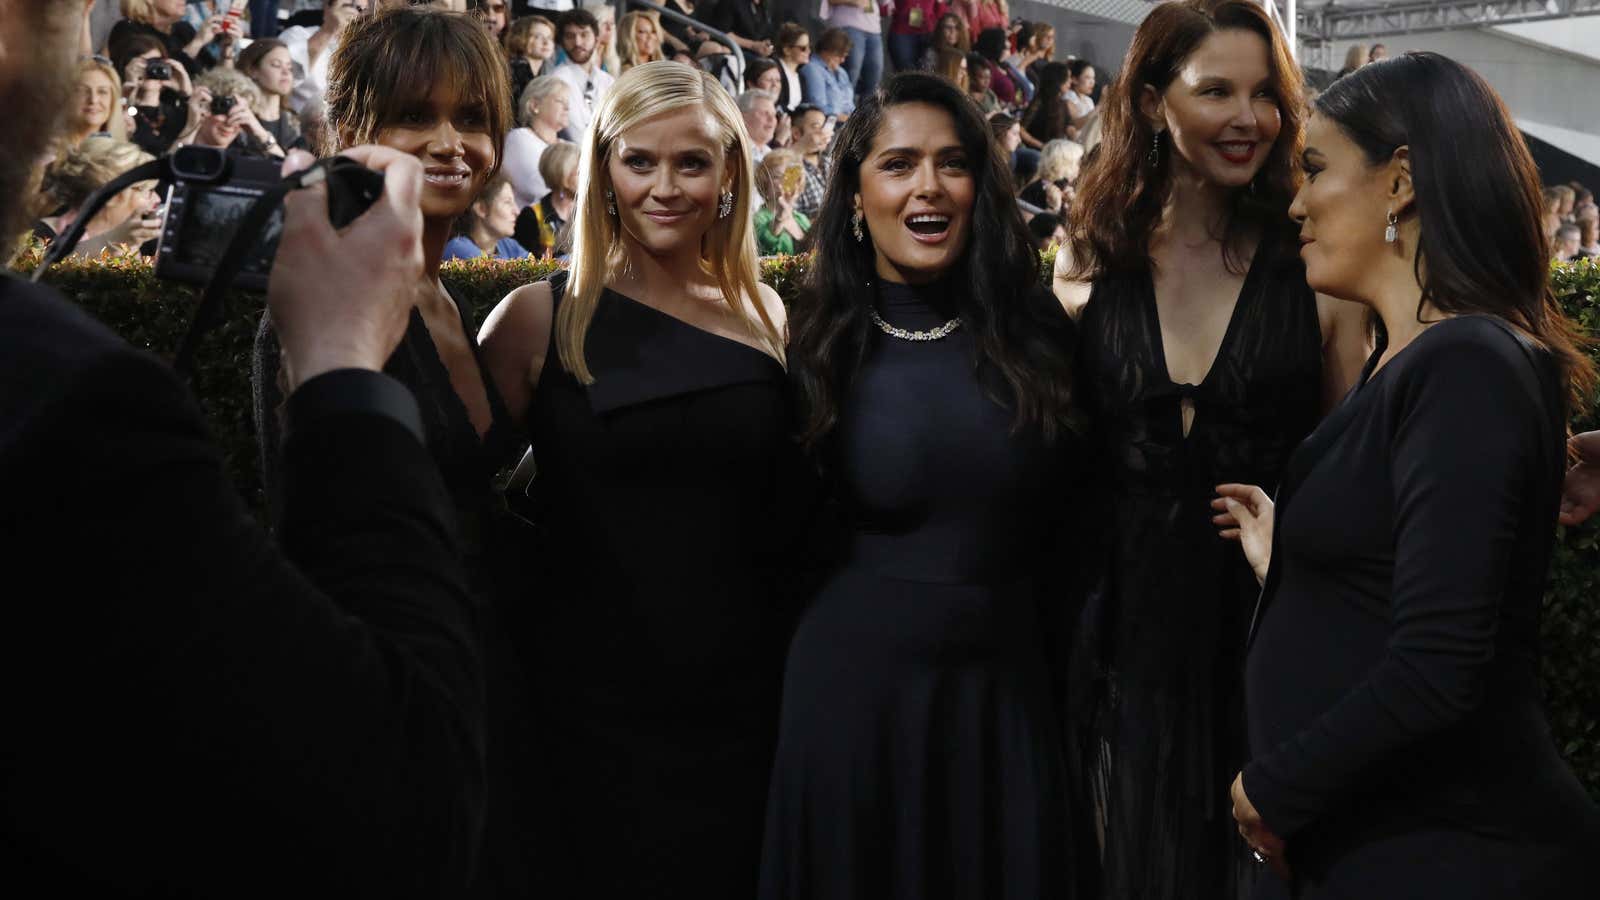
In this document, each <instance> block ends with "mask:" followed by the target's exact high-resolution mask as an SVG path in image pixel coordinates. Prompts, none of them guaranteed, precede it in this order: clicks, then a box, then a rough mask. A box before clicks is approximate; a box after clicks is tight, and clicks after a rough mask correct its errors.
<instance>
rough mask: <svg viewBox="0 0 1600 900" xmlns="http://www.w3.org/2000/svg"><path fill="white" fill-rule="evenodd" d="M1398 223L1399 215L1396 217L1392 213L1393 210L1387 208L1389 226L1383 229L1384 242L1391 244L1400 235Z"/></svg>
mask: <svg viewBox="0 0 1600 900" xmlns="http://www.w3.org/2000/svg"><path fill="white" fill-rule="evenodd" d="M1399 225H1400V219H1399V217H1397V216H1396V215H1395V214H1394V210H1392V209H1391V210H1389V227H1387V228H1385V229H1384V230H1383V242H1384V243H1385V244H1392V243H1394V242H1395V241H1396V240H1398V239H1399V237H1400V228H1399Z"/></svg>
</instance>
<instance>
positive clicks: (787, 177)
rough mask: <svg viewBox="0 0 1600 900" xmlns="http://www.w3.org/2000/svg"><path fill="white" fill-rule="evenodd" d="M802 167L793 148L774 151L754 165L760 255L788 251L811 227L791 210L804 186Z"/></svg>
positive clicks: (791, 249) (800, 214)
mask: <svg viewBox="0 0 1600 900" xmlns="http://www.w3.org/2000/svg"><path fill="white" fill-rule="evenodd" d="M805 180H806V175H805V167H804V166H803V165H801V162H800V155H799V154H798V153H795V152H794V151H793V150H787V149H783V150H774V151H772V152H771V153H768V154H767V155H766V156H765V157H764V158H762V160H761V165H760V166H758V167H757V168H756V190H758V191H760V192H761V208H760V209H758V210H756V219H755V225H756V247H757V248H758V249H759V250H760V251H761V255H762V256H772V255H774V254H778V253H785V254H792V253H794V252H795V247H796V246H797V245H798V244H799V243H800V242H801V241H802V240H804V239H805V236H806V232H807V231H808V230H810V228H811V219H810V217H809V216H807V215H806V214H805V213H803V212H799V211H798V210H796V209H795V201H796V200H798V199H799V197H800V191H801V190H802V189H803V188H804V187H805Z"/></svg>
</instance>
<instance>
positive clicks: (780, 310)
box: [756, 282, 789, 335]
mask: <svg viewBox="0 0 1600 900" xmlns="http://www.w3.org/2000/svg"><path fill="white" fill-rule="evenodd" d="M756 301H757V302H758V303H760V304H761V309H762V311H764V312H765V313H766V314H767V317H768V318H770V319H771V320H772V324H773V325H775V326H777V329H778V333H779V334H780V335H781V334H783V332H784V328H785V326H786V325H787V324H788V320H789V310H788V309H787V308H786V307H784V305H783V298H782V297H779V296H778V292H777V291H776V290H775V289H773V287H772V285H770V284H766V283H765V282H757V283H756Z"/></svg>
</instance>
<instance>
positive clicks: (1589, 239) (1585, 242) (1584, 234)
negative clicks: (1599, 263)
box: [1578, 206, 1600, 257]
mask: <svg viewBox="0 0 1600 900" xmlns="http://www.w3.org/2000/svg"><path fill="white" fill-rule="evenodd" d="M1578 231H1579V234H1580V237H1579V246H1578V252H1579V253H1580V254H1582V255H1584V256H1587V257H1600V210H1596V209H1595V208H1594V207H1593V206H1589V207H1587V208H1585V210H1584V211H1583V212H1581V213H1578Z"/></svg>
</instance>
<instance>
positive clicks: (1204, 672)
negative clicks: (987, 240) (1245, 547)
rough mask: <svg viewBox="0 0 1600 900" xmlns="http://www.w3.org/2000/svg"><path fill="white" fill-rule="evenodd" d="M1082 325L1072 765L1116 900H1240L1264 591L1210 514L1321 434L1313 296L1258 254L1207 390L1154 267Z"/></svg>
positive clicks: (1274, 479)
mask: <svg viewBox="0 0 1600 900" xmlns="http://www.w3.org/2000/svg"><path fill="white" fill-rule="evenodd" d="M1081 324H1082V328H1083V334H1082V344H1081V346H1082V351H1081V354H1080V357H1079V359H1080V376H1079V382H1078V387H1079V390H1080V396H1081V397H1082V399H1083V402H1084V403H1085V405H1086V407H1087V409H1088V411H1089V414H1090V415H1091V417H1092V422H1093V424H1092V433H1093V435H1094V444H1095V450H1094V453H1095V456H1094V461H1093V463H1092V464H1091V467H1090V471H1092V472H1094V473H1096V475H1097V482H1098V484H1099V485H1100V487H1101V496H1100V497H1099V498H1098V500H1097V507H1098V508H1099V509H1100V510H1101V511H1102V512H1101V521H1104V522H1106V523H1108V525H1109V530H1108V531H1107V533H1106V534H1105V535H1104V539H1105V542H1106V546H1105V547H1104V548H1103V558H1104V573H1103V578H1102V579H1101V581H1100V584H1099V586H1098V589H1097V590H1096V591H1095V592H1094V593H1093V595H1092V596H1091V598H1090V600H1089V602H1088V604H1087V605H1086V607H1085V613H1084V617H1083V621H1082V623H1081V625H1080V628H1079V635H1078V639H1079V652H1078V654H1077V658H1076V661H1075V664H1074V670H1073V675H1074V677H1073V679H1072V684H1073V690H1074V692H1075V698H1074V707H1075V713H1074V716H1073V721H1074V732H1075V733H1074V735H1073V746H1074V755H1073V759H1074V764H1075V768H1076V769H1077V771H1076V772H1075V777H1076V778H1077V779H1079V780H1080V782H1084V783H1087V784H1088V785H1089V787H1090V790H1092V791H1093V793H1094V795H1095V798H1096V800H1095V804H1094V805H1095V809H1096V813H1097V814H1098V815H1099V816H1100V817H1101V823H1100V824H1101V831H1102V833H1103V835H1104V876H1103V877H1104V879H1105V888H1106V890H1105V896H1106V897H1108V898H1118V900H1123V898H1126V900H1134V898H1138V900H1179V898H1182V900H1211V898H1223V897H1235V896H1240V895H1241V894H1243V893H1246V892H1247V891H1248V889H1249V885H1250V883H1251V882H1252V881H1253V878H1254V874H1253V870H1252V867H1251V864H1250V863H1249V862H1248V857H1247V855H1246V853H1247V851H1246V849H1245V848H1244V847H1243V844H1242V843H1241V842H1240V841H1239V839H1238V837H1237V835H1236V833H1235V830H1234V827H1233V822H1232V814H1231V808H1230V805H1229V796H1228V788H1229V785H1230V783H1231V782H1232V779H1233V776H1234V775H1235V774H1237V773H1238V771H1239V769H1240V767H1241V766H1242V764H1243V763H1244V761H1245V758H1246V747H1245V730H1244V712H1243V694H1242V670H1243V664H1244V642H1245V636H1246V633H1247V631H1248V628H1249V616H1250V612H1251V609H1252V608H1253V605H1254V603H1255V600H1256V597H1257V595H1258V593H1259V588H1258V586H1257V584H1256V580H1255V577H1254V575H1253V574H1252V573H1251V571H1250V568H1249V566H1248V564H1247V563H1246V562H1245V560H1244V555H1243V554H1242V553H1241V552H1240V550H1239V548H1238V546H1237V545H1236V544H1230V543H1226V542H1224V541H1223V540H1221V539H1220V538H1219V537H1218V536H1217V529H1216V527H1215V526H1214V525H1213V524H1212V522H1211V516H1212V511H1211V509H1210V506H1209V503H1210V500H1211V498H1212V497H1214V496H1215V490H1214V488H1215V486H1216V485H1218V484H1221V483H1225V482H1242V483H1249V484H1257V485H1261V486H1262V487H1263V488H1264V489H1265V490H1266V491H1267V492H1268V493H1271V492H1272V491H1273V490H1274V487H1275V486H1276V485H1277V483H1278V480H1279V477H1280V475H1281V473H1282V471H1283V467H1284V464H1285V462H1286V460H1287V459H1288V456H1289V453H1290V452H1291V451H1292V450H1293V449H1294V447H1295V446H1296V445H1297V444H1298V443H1299V442H1300V441H1301V439H1302V438H1304V437H1305V436H1306V435H1307V434H1308V433H1309V432H1310V431H1311V429H1312V428H1313V427H1314V426H1315V424H1316V422H1317V418H1318V411H1319V410H1318V407H1319V398H1320V396H1321V393H1320V391H1321V376H1322V364H1321V358H1322V354H1321V343H1322V338H1321V328H1320V325H1319V323H1318V317H1317V306H1316V298H1315V295H1314V294H1313V293H1312V292H1311V290H1310V288H1308V287H1307V286H1306V283H1305V270H1304V267H1303V266H1302V265H1301V263H1300V262H1299V260H1298V259H1297V258H1296V257H1295V256H1294V254H1293V249H1292V246H1289V245H1285V244H1283V243H1276V244H1275V243H1269V242H1267V241H1263V243H1262V247H1261V250H1259V251H1258V252H1257V253H1256V255H1255V259H1254V260H1253V261H1252V264H1251V266H1250V270H1249V273H1248V274H1247V276H1246V278H1245V281H1244V284H1243V287H1242V288H1241V290H1240V293H1239V297H1238V301H1237V303H1236V305H1235V307H1234V310H1233V314H1232V318H1231V319H1230V321H1229V323H1228V327H1227V331H1226V333H1225V335H1224V336H1223V339H1222V344H1221V347H1220V349H1219V351H1218V353H1217V357H1216V362H1215V363H1214V364H1213V366H1212V368H1211V370H1210V371H1209V372H1208V373H1207V374H1206V376H1205V378H1204V379H1203V380H1202V381H1201V383H1200V384H1198V385H1189V384H1174V383H1173V382H1172V381H1171V379H1170V378H1169V377H1168V374H1167V363H1166V358H1165V355H1164V350H1163V348H1162V342H1161V326H1160V323H1159V321H1158V319H1157V313H1156V302H1155V290H1154V286H1153V282H1152V279H1151V272H1150V271H1149V270H1148V269H1146V270H1143V271H1139V272H1133V273H1127V274H1119V275H1112V276H1105V277H1102V278H1100V279H1098V280H1097V281H1096V282H1095V284H1094V289H1093V293H1092V295H1091V297H1090V299H1089V302H1088V305H1087V306H1086V307H1085V309H1084V313H1083V317H1082V323H1081ZM1185 398H1188V399H1190V400H1191V401H1192V403H1193V405H1194V409H1195V414H1194V419H1193V422H1192V424H1191V428H1190V431H1189V434H1188V435H1187V437H1186V436H1185V435H1184V434H1183V424H1182V405H1183V400H1184V399H1185Z"/></svg>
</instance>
